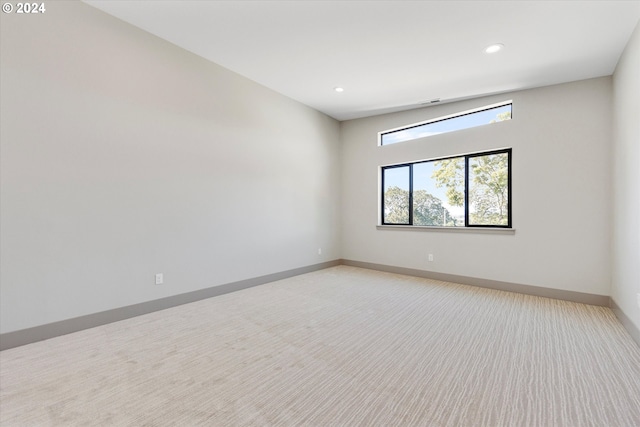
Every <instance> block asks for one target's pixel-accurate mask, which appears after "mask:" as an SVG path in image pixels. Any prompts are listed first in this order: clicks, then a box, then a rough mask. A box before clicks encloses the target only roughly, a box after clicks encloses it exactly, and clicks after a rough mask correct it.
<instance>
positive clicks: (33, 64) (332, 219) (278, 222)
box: [0, 2, 340, 333]
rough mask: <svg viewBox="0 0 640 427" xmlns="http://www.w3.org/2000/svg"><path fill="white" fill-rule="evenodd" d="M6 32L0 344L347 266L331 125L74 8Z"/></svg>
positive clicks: (21, 21)
mask: <svg viewBox="0 0 640 427" xmlns="http://www.w3.org/2000/svg"><path fill="white" fill-rule="evenodd" d="M1 24H2V25H1V27H2V33H1V35H2V45H1V52H2V69H1V79H2V80H1V87H2V97H1V120H2V122H1V143H2V146H1V154H2V156H1V162H2V163H1V174H2V175H1V180H0V182H1V185H2V187H1V197H2V198H1V204H0V206H1V214H0V218H1V223H0V227H1V239H2V240H1V254H2V257H1V267H0V271H1V276H0V283H1V286H0V304H1V305H0V313H1V321H0V326H1V328H0V332H2V333H5V332H11V331H15V330H20V329H23V328H28V327H33V326H38V325H42V324H46V323H50V322H55V321H59V320H64V319H69V318H73V317H76V316H81V315H85V314H90V313H96V312H100V311H103V310H108V309H112V308H117V307H122V306H127V305H130V304H135V303H140V302H145V301H150V300H154V299H158V298H162V297H166V296H170V295H175V294H180V293H184V292H189V291H193V290H198V289H203V288H207V287H211V286H215V285H219V284H224V283H229V282H233V281H237V280H242V279H246V278H252V277H257V276H261V275H265V274H269V273H274V272H281V271H285V270H288V269H293V268H298V267H302V266H306V265H312V264H316V263H319V262H324V261H328V260H333V259H337V258H340V253H339V236H338V233H339V227H340V222H339V214H340V197H339V191H340V187H339V182H340V159H339V154H340V152H339V142H340V141H339V124H338V122H337V121H335V120H333V119H331V118H329V117H327V116H325V115H323V114H321V113H319V112H317V111H315V110H312V109H310V108H308V107H305V106H303V105H301V104H299V103H297V102H294V101H293V100H291V99H289V98H286V97H283V96H282V95H279V94H277V93H275V92H273V91H271V90H268V89H266V88H264V87H262V86H260V85H258V84H256V83H254V82H251V81H249V80H247V79H245V78H243V77H240V76H238V75H236V74H234V73H232V72H230V71H228V70H225V69H223V68H221V67H219V66H217V65H215V64H212V63H210V62H208V61H205V60H204V59H201V58H199V57H197V56H195V55H193V54H190V53H188V52H186V51H184V50H182V49H179V48H177V47H175V46H173V45H171V44H169V43H167V42H165V41H162V40H160V39H158V38H156V37H154V36H151V35H149V34H147V33H145V32H144V31H142V30H139V29H137V28H135V27H132V26H130V25H128V24H125V23H124V22H122V21H119V20H117V19H115V18H113V17H111V16H109V15H106V14H104V13H103V12H100V11H98V10H96V9H94V8H92V7H90V6H87V5H85V4H83V3H80V2H50V3H47V11H46V13H45V14H42V15H30V16H23V15H16V14H2V22H1ZM221 42H222V41H221ZM318 247H322V250H323V251H322V255H321V256H319V255H318V252H317V250H318ZM159 272H162V273H164V278H165V284H164V285H162V286H156V285H155V284H154V274H155V273H159Z"/></svg>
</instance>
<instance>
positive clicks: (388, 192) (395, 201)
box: [382, 166, 409, 224]
mask: <svg viewBox="0 0 640 427" xmlns="http://www.w3.org/2000/svg"><path fill="white" fill-rule="evenodd" d="M382 173H383V174H384V175H383V179H384V212H383V221H382V222H383V223H385V224H409V166H402V167H396V168H388V169H383V171H382Z"/></svg>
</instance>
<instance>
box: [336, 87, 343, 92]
mask: <svg viewBox="0 0 640 427" xmlns="http://www.w3.org/2000/svg"><path fill="white" fill-rule="evenodd" d="M333 90H335V91H336V92H344V88H342V87H334V88H333Z"/></svg>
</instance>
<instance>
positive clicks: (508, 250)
mask: <svg viewBox="0 0 640 427" xmlns="http://www.w3.org/2000/svg"><path fill="white" fill-rule="evenodd" d="M509 99H512V100H513V120H510V121H507V122H502V123H498V124H494V125H491V126H483V127H479V128H473V129H467V130H463V131H458V132H453V133H448V134H442V135H437V136H431V137H428V138H423V139H420V140H415V141H410V142H404V143H399V144H394V145H389V146H383V147H378V146H377V145H376V136H377V132H378V131H381V130H386V129H391V128H395V127H399V126H402V125H406V124H410V123H416V122H420V121H424V120H429V119H432V118H436V117H440V116H444V115H448V114H451V113H455V112H458V111H465V110H468V109H472V108H475V107H480V106H483V105H489V104H492V103H496V102H500V101H505V100H509ZM341 126H342V138H343V148H342V155H343V172H342V174H343V236H342V238H343V244H342V248H343V253H342V256H343V258H345V259H350V260H355V261H364V262H371V263H378V264H385V265H393V266H399V267H407V268H415V269H421V270H429V271H434V272H439V273H448V274H456V275H462V276H469V277H474V278H482V279H490V280H499V281H506V282H511V283H518V284H524V285H533V286H541V287H548V288H555V289H562V290H569V291H577V292H584V293H590V294H599V295H609V291H610V285H611V277H610V272H611V269H610V265H611V263H610V249H611V246H610V223H611V218H612V214H611V196H610V188H611V187H610V185H611V168H610V164H611V154H610V150H611V78H610V77H603V78H598V79H592V80H585V81H579V82H574V83H568V84H563V85H558V86H550V87H545V88H541V89H533V90H526V91H520V92H514V93H509V94H504V95H501V96H491V97H486V98H483V99H475V100H468V101H463V102H458V103H451V104H441V105H438V106H431V107H428V108H423V109H418V110H412V111H407V112H401V113H395V114H387V115H381V116H376V117H369V118H363V119H358V120H352V121H347V122H343V123H342V124H341ZM503 147H512V148H513V163H512V166H513V176H512V178H513V226H514V228H515V229H516V232H515V234H514V235H504V234H468V233H456V232H431V231H430V232H423V231H405V230H400V231H398V230H378V229H376V224H377V223H378V222H379V218H378V216H377V215H378V200H379V199H378V192H379V184H378V168H379V166H381V165H386V164H393V163H400V162H410V161H414V160H422V159H430V158H438V157H443V156H449V155H455V154H461V153H467V152H475V151H483V150H491V149H496V148H503ZM428 253H433V254H434V261H433V262H428V261H427V254H428Z"/></svg>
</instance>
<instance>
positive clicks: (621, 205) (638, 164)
mask: <svg viewBox="0 0 640 427" xmlns="http://www.w3.org/2000/svg"><path fill="white" fill-rule="evenodd" d="M613 109H614V110H613V111H614V115H613V148H614V149H613V153H614V154H613V207H614V216H613V252H612V257H613V265H612V271H613V280H612V286H611V297H612V298H613V300H614V301H615V303H616V304H617V305H618V307H620V309H621V310H622V311H623V312H624V313H625V314H626V316H627V317H628V318H629V319H630V320H631V321H632V322H633V323H634V325H635V326H636V327H637V328H638V329H640V307H638V302H637V297H636V294H639V293H640V24H638V26H637V27H636V29H635V32H634V33H633V35H632V36H631V39H630V40H629V43H628V44H627V47H626V49H625V51H624V53H623V54H622V57H621V58H620V61H619V62H618V66H617V67H616V71H615V73H614V75H613Z"/></svg>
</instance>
